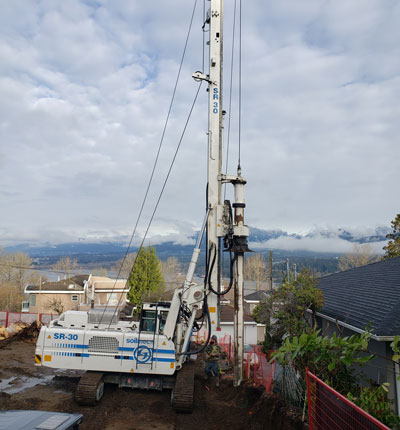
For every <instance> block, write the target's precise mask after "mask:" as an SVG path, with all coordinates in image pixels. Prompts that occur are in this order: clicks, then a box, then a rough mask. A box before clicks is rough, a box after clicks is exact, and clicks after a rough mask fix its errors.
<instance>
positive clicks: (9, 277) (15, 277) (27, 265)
mask: <svg viewBox="0 0 400 430" xmlns="http://www.w3.org/2000/svg"><path fill="white" fill-rule="evenodd" d="M31 268H32V259H31V258H30V257H29V255H28V254H25V253H24V252H16V253H14V254H5V255H2V256H0V284H7V285H9V286H14V287H15V288H16V289H17V290H18V291H19V292H20V293H23V291H24V288H25V285H26V284H27V283H33V282H37V281H38V279H39V275H38V274H37V273H33V272H32V271H31V270H30V269H31Z"/></svg>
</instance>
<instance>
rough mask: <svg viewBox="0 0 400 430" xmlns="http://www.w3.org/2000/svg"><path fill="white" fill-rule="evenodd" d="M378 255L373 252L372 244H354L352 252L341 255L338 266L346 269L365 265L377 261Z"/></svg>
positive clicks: (340, 268)
mask: <svg viewBox="0 0 400 430" xmlns="http://www.w3.org/2000/svg"><path fill="white" fill-rule="evenodd" d="M377 260H378V259H377V257H376V256H375V255H374V254H373V253H372V248H371V245H369V244H368V243H367V244H364V245H359V244H357V243H356V244H354V246H353V250H352V252H350V253H349V254H346V255H342V256H341V257H339V264H338V268H339V270H340V271H341V272H342V271H344V270H349V269H353V268H354V267H360V266H365V265H366V264H369V263H373V262H374V261H377Z"/></svg>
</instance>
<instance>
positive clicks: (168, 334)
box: [35, 0, 249, 412]
mask: <svg viewBox="0 0 400 430" xmlns="http://www.w3.org/2000/svg"><path fill="white" fill-rule="evenodd" d="M210 6H211V7H210V10H209V12H208V15H207V20H206V22H205V25H208V26H209V36H210V40H209V47H210V49H209V73H208V74H205V73H203V72H195V73H194V74H193V78H194V79H195V80H196V81H206V83H207V84H208V93H209V130H208V181H207V210H206V215H205V219H204V222H203V226H202V228H201V231H200V234H199V237H198V240H197V243H196V246H195V249H194V251H193V256H192V259H191V262H190V265H189V268H188V272H187V275H186V279H185V281H184V284H183V286H182V287H181V288H179V289H177V290H175V292H174V296H173V298H172V301H170V302H162V303H144V304H143V307H142V311H141V315H140V320H139V322H133V321H119V317H118V313H116V312H108V311H104V310H96V309H92V310H91V311H89V312H83V311H67V312H65V313H64V314H62V315H61V316H60V317H59V318H58V319H57V320H54V321H52V322H51V324H50V326H49V327H42V329H41V331H40V334H39V338H38V341H37V345H36V352H35V361H36V364H37V365H39V366H40V365H41V366H47V367H54V368H63V369H77V370H85V371H86V373H85V374H84V375H83V376H82V377H81V380H80V383H79V385H78V388H77V391H76V394H75V399H76V401H77V402H78V403H80V404H87V405H94V404H96V403H97V402H98V401H99V400H100V399H101V397H102V394H103V389H104V383H116V384H118V385H119V386H120V387H132V388H145V389H157V390H162V389H165V388H167V389H171V390H172V391H171V393H172V394H171V398H172V404H173V407H174V408H175V409H176V410H177V411H181V412H190V411H191V410H192V407H193V391H194V373H193V368H192V366H191V365H190V363H188V361H189V360H188V358H189V356H190V355H192V354H197V353H199V352H201V350H202V349H204V347H205V346H203V347H202V349H201V350H196V351H191V350H189V349H190V338H191V335H192V333H193V331H196V330H198V329H199V327H200V324H203V322H204V323H205V324H206V325H207V333H208V339H207V342H206V343H208V341H209V339H210V337H211V334H212V333H214V332H216V331H217V329H218V328H219V296H220V295H222V294H224V293H226V292H227V290H225V291H221V279H220V259H221V251H222V249H221V248H222V247H221V244H222V241H223V244H224V249H223V251H226V252H228V253H229V255H230V273H231V279H230V283H229V287H228V289H230V288H233V289H234V293H235V294H234V297H235V299H234V319H235V320H234V328H235V330H234V342H235V343H234V353H235V355H234V383H235V384H236V385H239V384H240V382H241V378H242V374H243V368H242V366H243V347H244V329H243V267H244V253H245V252H247V251H248V247H247V240H248V235H249V229H248V227H247V226H246V225H245V224H244V209H245V201H244V185H245V184H246V181H245V179H244V178H243V177H242V176H241V170H240V166H239V167H238V170H237V174H236V175H226V174H223V173H222V129H223V127H222V121H223V112H222V0H211V2H210ZM223 184H232V185H233V187H234V196H235V197H234V199H235V201H234V202H233V204H232V205H231V203H230V202H229V201H224V202H223V201H222V185H223ZM205 232H206V242H207V244H206V275H205V282H204V285H196V284H194V283H193V282H192V280H193V275H194V272H195V268H196V263H197V260H198V258H199V254H200V245H201V241H202V239H203V236H204V233H205ZM200 310H201V312H199V311H200ZM200 313H201V316H200V317H199V314H200ZM200 320H201V321H202V322H201V323H200Z"/></svg>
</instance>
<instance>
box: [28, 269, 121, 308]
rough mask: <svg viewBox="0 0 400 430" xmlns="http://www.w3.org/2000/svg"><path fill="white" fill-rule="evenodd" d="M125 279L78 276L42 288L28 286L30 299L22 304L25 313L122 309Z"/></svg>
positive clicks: (47, 283)
mask: <svg viewBox="0 0 400 430" xmlns="http://www.w3.org/2000/svg"><path fill="white" fill-rule="evenodd" d="M128 291H129V288H126V279H118V280H115V279H111V278H107V277H104V276H93V275H78V276H74V277H72V278H70V279H66V280H62V281H57V282H44V283H42V285H27V286H26V287H25V294H28V295H29V296H28V300H27V301H25V302H23V303H22V312H33V313H37V312H40V313H51V312H53V313H54V312H55V308H56V306H55V305H56V304H57V305H59V306H58V307H59V309H62V310H63V311H67V310H87V309H89V308H90V306H91V304H92V302H93V304H94V306H105V305H107V306H117V305H118V306H123V305H124V304H125V302H126V295H127V293H128Z"/></svg>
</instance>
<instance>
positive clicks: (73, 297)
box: [71, 294, 78, 302]
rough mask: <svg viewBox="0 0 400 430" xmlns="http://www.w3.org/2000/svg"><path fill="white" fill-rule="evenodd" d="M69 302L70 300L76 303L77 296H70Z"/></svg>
mask: <svg viewBox="0 0 400 430" xmlns="http://www.w3.org/2000/svg"><path fill="white" fill-rule="evenodd" d="M71 300H72V301H73V302H77V301H78V295H77V294H73V295H72V296H71Z"/></svg>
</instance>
